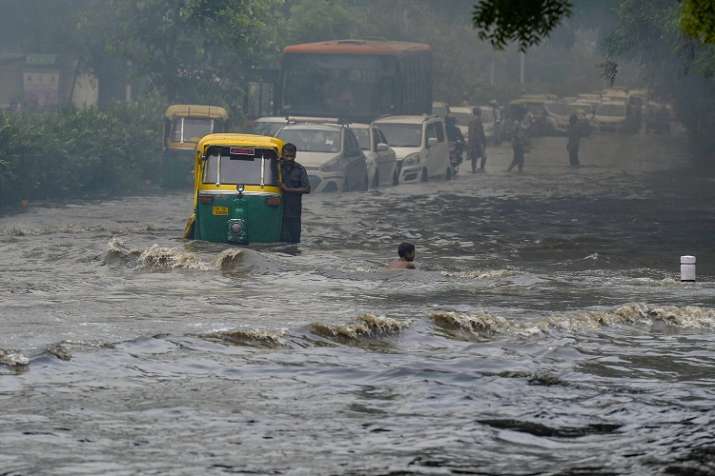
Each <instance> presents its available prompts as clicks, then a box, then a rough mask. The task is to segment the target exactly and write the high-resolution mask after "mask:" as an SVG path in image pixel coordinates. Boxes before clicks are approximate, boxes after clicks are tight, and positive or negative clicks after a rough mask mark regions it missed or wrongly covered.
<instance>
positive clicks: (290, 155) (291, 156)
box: [282, 142, 298, 160]
mask: <svg viewBox="0 0 715 476" xmlns="http://www.w3.org/2000/svg"><path fill="white" fill-rule="evenodd" d="M297 152H298V148H297V147H296V146H295V144H291V143H290V142H288V143H287V144H285V145H284V146H283V153H282V156H283V160H295V156H296V153H297Z"/></svg>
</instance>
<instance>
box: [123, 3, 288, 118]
mask: <svg viewBox="0 0 715 476" xmlns="http://www.w3.org/2000/svg"><path fill="white" fill-rule="evenodd" d="M281 3H282V2H281V0H111V2H110V5H111V8H112V10H113V12H114V15H115V16H116V31H115V32H113V37H112V38H111V39H110V41H109V51H110V52H111V53H112V54H114V55H116V56H119V57H121V58H124V59H126V60H127V61H129V62H130V63H131V65H132V67H133V68H134V69H135V71H136V72H137V73H138V74H139V75H141V76H143V77H145V78H147V79H148V80H149V81H150V82H151V84H152V85H153V86H154V87H155V88H156V89H157V90H158V91H160V92H161V93H162V94H163V95H164V96H165V97H166V98H167V100H168V101H169V102H176V101H190V102H194V101H199V100H203V101H211V102H215V103H223V104H226V105H229V106H234V108H237V107H238V105H237V100H238V97H240V93H241V91H242V87H243V84H242V83H243V81H244V79H245V78H246V75H247V73H248V72H249V71H251V70H252V68H254V67H255V66H256V65H257V64H259V63H261V62H262V60H263V55H264V54H266V53H269V54H273V53H274V52H275V51H274V50H275V48H276V38H275V36H274V35H275V28H274V25H273V23H274V22H273V19H272V18H273V15H272V13H273V9H274V7H277V6H280V4H281Z"/></svg>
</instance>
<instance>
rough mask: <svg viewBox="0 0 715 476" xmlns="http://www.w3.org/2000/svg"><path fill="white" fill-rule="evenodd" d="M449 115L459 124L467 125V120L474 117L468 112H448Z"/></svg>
mask: <svg viewBox="0 0 715 476" xmlns="http://www.w3.org/2000/svg"><path fill="white" fill-rule="evenodd" d="M449 115H450V116H452V117H454V118H455V119H456V121H457V124H459V125H460V126H468V125H469V121H471V120H472V118H473V117H474V116H473V115H472V114H470V113H468V112H450V113H449Z"/></svg>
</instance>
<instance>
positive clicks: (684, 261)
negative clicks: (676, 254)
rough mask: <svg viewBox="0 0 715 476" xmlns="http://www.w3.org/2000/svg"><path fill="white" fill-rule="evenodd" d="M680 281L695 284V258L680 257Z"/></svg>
mask: <svg viewBox="0 0 715 476" xmlns="http://www.w3.org/2000/svg"><path fill="white" fill-rule="evenodd" d="M680 280H681V281H686V282H695V256H681V257H680Z"/></svg>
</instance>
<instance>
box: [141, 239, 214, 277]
mask: <svg viewBox="0 0 715 476" xmlns="http://www.w3.org/2000/svg"><path fill="white" fill-rule="evenodd" d="M137 269H140V270H143V271H153V272H156V271H173V270H176V269H188V270H197V271H209V270H211V269H214V268H213V267H212V266H211V265H210V264H208V263H205V262H202V261H201V259H200V258H199V257H198V256H197V255H196V254H194V253H190V252H187V251H184V250H181V249H178V248H167V247H163V246H159V245H156V244H155V245H151V247H149V248H148V249H146V250H144V251H142V252H141V253H140V254H139V257H138V258H137Z"/></svg>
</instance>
